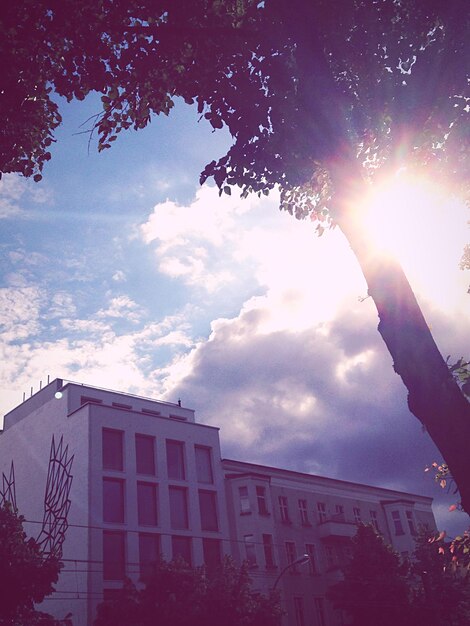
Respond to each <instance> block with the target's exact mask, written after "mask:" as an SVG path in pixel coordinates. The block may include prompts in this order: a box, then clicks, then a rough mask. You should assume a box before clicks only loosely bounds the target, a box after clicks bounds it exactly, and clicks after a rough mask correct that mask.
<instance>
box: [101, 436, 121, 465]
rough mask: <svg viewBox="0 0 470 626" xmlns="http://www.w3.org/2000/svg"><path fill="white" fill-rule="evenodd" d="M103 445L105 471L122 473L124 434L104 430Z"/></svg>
mask: <svg viewBox="0 0 470 626" xmlns="http://www.w3.org/2000/svg"><path fill="white" fill-rule="evenodd" d="M102 444H103V445H102V450H103V469H108V470H117V471H119V472H122V470H123V469H124V453H123V448H124V446H123V444H124V432H123V431H122V430H111V429H109V428H103V435H102Z"/></svg>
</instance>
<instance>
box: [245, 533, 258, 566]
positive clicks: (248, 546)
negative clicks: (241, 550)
mask: <svg viewBox="0 0 470 626" xmlns="http://www.w3.org/2000/svg"><path fill="white" fill-rule="evenodd" d="M243 541H244V543H245V556H246V562H247V563H248V567H256V546H255V538H254V535H245V536H244V537H243Z"/></svg>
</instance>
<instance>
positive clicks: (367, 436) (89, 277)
mask: <svg viewBox="0 0 470 626" xmlns="http://www.w3.org/2000/svg"><path fill="white" fill-rule="evenodd" d="M98 110H99V105H98V101H97V100H96V99H93V98H89V99H88V100H86V101H85V102H83V103H73V104H66V105H65V104H64V105H63V106H62V113H63V116H64V124H63V125H62V127H61V128H60V129H59V132H58V133H57V143H56V144H55V145H54V149H53V158H52V161H51V162H50V163H49V164H47V165H46V169H45V171H44V178H43V181H41V183H39V184H35V183H33V182H32V181H29V180H25V179H22V178H20V177H16V176H12V175H7V176H5V177H4V178H3V180H2V181H1V182H0V223H1V235H0V236H1V267H0V269H1V288H0V298H1V307H2V321H3V326H2V335H1V338H0V347H1V350H2V359H1V368H2V375H1V378H0V380H1V391H2V393H1V400H0V402H1V411H0V414H1V415H3V414H4V413H6V412H7V411H8V410H10V409H11V408H13V407H14V406H16V405H17V404H18V403H20V402H21V400H22V397H23V392H26V395H29V393H30V389H31V387H33V389H34V391H37V389H38V388H39V384H40V381H42V383H43V384H44V383H45V382H46V380H47V377H48V376H50V378H51V379H53V378H55V377H63V378H66V379H70V380H74V381H78V382H83V383H86V384H92V385H96V386H100V387H106V388H111V389H117V390H121V391H128V392H132V393H136V394H142V395H146V396H151V397H154V398H156V399H166V400H170V401H177V400H178V399H179V398H181V400H182V403H183V405H184V406H188V407H191V408H194V409H196V418H197V420H198V421H200V422H205V423H209V424H213V425H216V426H220V427H221V441H222V452H223V455H224V456H226V457H232V458H238V459H241V460H246V461H251V462H256V463H264V464H268V465H279V466H282V467H286V468H290V469H295V470H299V471H307V472H314V473H319V474H323V475H327V476H332V477H337V478H342V479H345V480H353V481H359V482H365V483H371V484H376V485H381V486H385V487H392V488H398V489H404V490H409V491H413V492H417V493H425V494H428V495H431V496H434V497H435V498H436V506H435V513H436V515H437V517H438V520H439V523H440V525H441V526H443V527H446V528H448V529H449V531H450V532H452V531H454V532H456V531H459V530H463V528H464V527H465V526H466V525H467V521H466V519H467V518H466V516H465V515H464V514H460V513H458V512H455V513H452V514H447V513H446V510H447V507H448V505H449V503H450V502H452V501H453V497H452V496H451V495H446V494H444V493H443V492H441V491H440V490H439V489H438V487H436V486H435V485H434V483H433V481H432V479H431V478H430V477H429V475H426V474H425V473H424V471H423V470H424V467H425V465H426V464H430V463H431V462H432V461H434V460H440V457H439V453H438V452H437V451H436V450H435V448H434V446H433V445H432V443H431V442H430V440H429V438H428V436H427V435H426V434H425V433H423V432H422V430H421V427H420V425H419V423H418V422H417V420H416V419H415V418H414V417H413V416H412V415H411V414H410V413H409V412H408V410H407V407H406V391H405V389H404V387H403V385H402V384H401V382H400V380H399V379H398V377H397V376H396V375H395V374H394V373H393V369H392V362H391V358H390V356H389V355H388V353H387V351H386V349H385V346H384V345H383V343H382V341H381V339H380V336H379V335H378V333H377V331H376V326H377V317H376V313H375V310H374V306H373V303H372V302H371V300H370V299H368V298H365V296H366V287H365V283H364V281H363V278H362V276H361V274H360V272H359V270H358V268H357V265H356V261H355V259H354V257H353V256H352V254H351V252H350V251H349V249H348V246H347V244H346V243H345V241H344V240H343V238H342V236H341V234H340V233H339V232H338V231H336V230H334V231H331V232H327V233H325V235H324V236H323V237H321V238H318V237H316V236H315V234H314V227H313V226H312V225H311V224H309V223H307V222H297V221H295V220H294V219H293V218H291V217H290V216H289V215H287V214H284V213H280V212H279V210H278V207H277V202H276V196H275V194H273V195H272V196H270V197H269V198H263V199H262V200H260V199H258V198H257V197H252V198H248V199H247V200H245V201H241V200H240V199H239V198H238V197H237V194H236V193H235V194H233V195H232V196H231V197H228V196H225V195H224V196H223V197H219V196H218V192H217V190H216V189H215V188H214V187H212V186H210V185H204V186H203V187H200V186H199V184H198V178H199V173H200V172H201V170H202V169H203V168H204V166H205V164H206V163H208V162H209V161H211V160H212V159H213V158H216V157H218V156H220V155H222V154H223V153H224V151H225V150H226V148H227V146H228V145H229V137H228V136H227V135H226V134H224V132H217V133H213V132H211V129H210V127H209V126H208V125H207V124H205V123H204V121H201V122H200V123H198V121H197V120H198V116H197V113H196V111H195V110H194V109H192V108H190V107H187V106H185V105H182V104H177V106H176V107H175V110H174V111H173V112H172V114H171V115H170V116H169V118H161V119H160V118H154V119H153V121H152V124H151V125H150V126H149V127H148V128H147V129H145V130H144V131H139V132H133V131H132V132H128V133H127V134H122V135H121V136H120V137H119V139H118V141H117V142H116V143H115V144H114V146H113V148H112V149H111V150H108V151H105V152H103V153H101V154H98V152H97V149H96V141H95V140H93V139H92V140H91V142H90V145H88V142H89V137H88V135H87V134H80V132H81V131H83V130H84V129H86V128H87V123H86V120H87V119H88V118H90V116H91V115H93V114H94V113H96V112H98ZM84 123H85V125H84V126H83V124H84ZM88 126H89V123H88ZM389 200H390V193H388V192H387V194H386V196H384V197H383V198H382V199H381V205H382V207H386V205H387V202H389ZM412 200H413V202H411V201H410V200H409V194H408V200H406V198H405V201H404V200H403V198H402V199H400V200H399V204H400V206H402V208H403V205H405V206H404V209H408V212H405V213H403V214H400V211H399V208H398V207H397V206H396V201H395V205H392V209H390V208H389V211H388V213H389V214H391V215H392V217H393V220H394V222H395V223H398V224H399V226H400V228H401V231H400V234H399V236H398V242H399V245H400V247H401V249H400V255H401V259H402V261H403V264H404V266H405V268H406V270H407V272H408V275H409V277H410V279H411V282H412V285H413V287H414V288H415V291H416V292H417V294H418V297H419V299H420V303H421V305H422V308H423V310H424V312H425V315H426V318H427V319H428V322H429V323H430V325H431V327H432V330H433V333H434V336H435V338H436V340H437V343H438V345H439V346H440V348H441V351H442V353H443V354H444V356H446V355H447V354H450V355H452V356H453V357H455V358H458V357H460V356H462V355H463V356H466V357H469V353H468V345H469V342H468V338H469V335H470V325H469V321H468V306H469V304H470V300H469V299H470V296H469V295H468V294H467V287H468V284H469V283H470V278H469V276H468V272H462V271H461V270H459V268H458V261H459V258H460V255H461V252H462V248H463V245H464V244H465V243H466V241H467V240H468V226H467V220H468V214H467V211H466V210H465V209H464V207H463V206H462V205H461V204H459V203H458V202H457V201H454V200H451V199H450V198H449V197H448V196H447V195H446V194H444V195H442V196H440V197H438V193H437V192H435V191H434V192H433V200H432V201H431V200H429V196H428V197H427V198H426V197H425V199H424V201H423V202H422V204H421V205H420V206H417V205H418V204H419V203H417V202H416V201H415V200H416V198H412ZM434 200H439V202H438V203H437V204H436V206H435V208H434V204H433V203H434ZM406 202H410V206H406ZM411 205H412V206H411ZM415 216H416V217H415ZM384 219H385V218H383V217H381V218H380V222H381V224H382V226H383V220H384ZM385 231H386V232H387V233H388V234H390V232H392V231H393V228H392V226H389V227H387V228H386V229H385ZM382 232H383V228H382ZM384 245H385V244H384ZM459 516H460V517H459Z"/></svg>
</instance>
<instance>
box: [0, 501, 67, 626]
mask: <svg viewBox="0 0 470 626" xmlns="http://www.w3.org/2000/svg"><path fill="white" fill-rule="evenodd" d="M23 521H24V518H23V517H21V516H18V515H17V514H16V513H15V512H14V511H13V510H12V509H11V508H10V507H9V505H8V504H6V505H5V506H3V507H0V625H3V624H5V626H6V625H8V626H24V625H25V624H27V625H28V626H34V625H36V624H37V625H38V626H58V622H56V620H55V619H54V618H53V617H51V616H50V615H48V614H46V613H42V612H40V611H36V610H35V609H34V604H35V603H40V602H42V601H43V600H44V598H45V597H46V596H48V595H49V594H50V593H52V591H54V587H53V585H54V583H56V582H57V580H58V578H59V572H60V567H61V565H60V562H59V561H58V560H57V559H55V558H54V557H53V556H49V557H47V558H46V559H45V558H44V557H43V555H42V553H41V550H40V548H39V546H38V544H37V542H36V541H35V540H34V539H27V538H26V534H25V532H24V531H23Z"/></svg>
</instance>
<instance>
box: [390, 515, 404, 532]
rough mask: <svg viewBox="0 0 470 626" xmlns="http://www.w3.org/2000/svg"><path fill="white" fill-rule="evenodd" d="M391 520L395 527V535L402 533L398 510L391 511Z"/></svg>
mask: <svg viewBox="0 0 470 626" xmlns="http://www.w3.org/2000/svg"><path fill="white" fill-rule="evenodd" d="M392 520H393V525H394V527H395V535H404V534H405V531H404V530H403V525H402V523H401V517H400V511H392Z"/></svg>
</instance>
